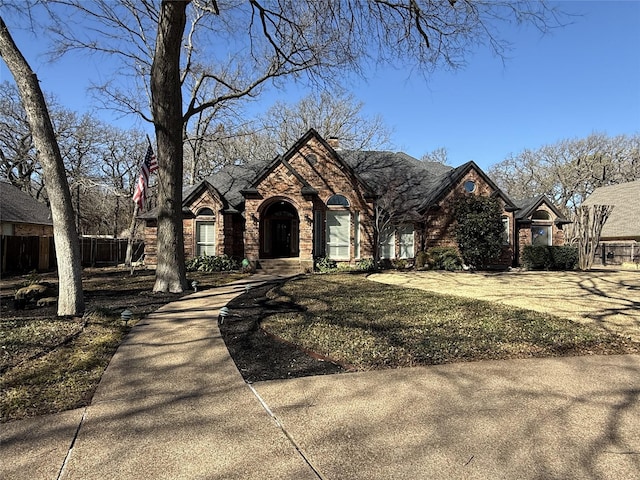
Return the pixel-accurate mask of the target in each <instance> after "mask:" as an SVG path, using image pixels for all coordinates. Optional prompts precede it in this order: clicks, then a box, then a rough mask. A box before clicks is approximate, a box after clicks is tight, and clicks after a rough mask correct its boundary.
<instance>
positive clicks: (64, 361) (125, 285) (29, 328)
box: [0, 269, 245, 422]
mask: <svg viewBox="0 0 640 480" xmlns="http://www.w3.org/2000/svg"><path fill="white" fill-rule="evenodd" d="M243 276H245V275H240V274H226V273H222V274H218V273H216V274H211V273H202V272H193V273H189V275H188V278H189V281H193V280H198V283H199V287H198V289H206V288H211V287H215V286H218V285H222V284H224V283H228V282H231V281H233V280H237V279H239V278H242V277H243ZM46 280H48V281H54V282H55V278H46ZM154 281H155V277H154V273H153V272H152V271H137V272H136V273H135V275H134V276H131V275H130V273H129V271H128V270H118V269H86V270H85V271H84V272H83V289H84V295H85V303H86V312H87V313H86V314H85V315H84V316H83V317H82V318H60V317H57V316H56V311H55V307H46V308H37V307H35V306H33V305H32V306H29V307H28V308H27V309H26V310H13V308H12V301H11V299H12V297H13V294H14V293H15V290H16V289H17V288H18V287H19V286H21V285H22V284H23V283H24V278H22V277H15V278H11V279H3V280H2V283H1V287H2V315H1V318H0V421H2V422H6V421H10V420H16V419H20V418H26V417H31V416H35V415H42V414H47V413H55V412H61V411H64V410H69V409H73V408H78V407H82V406H85V405H88V404H89V403H90V401H91V398H92V396H93V393H94V391H95V389H96V387H97V385H98V382H99V381H100V378H101V377H102V373H103V372H104V370H105V368H106V367H107V365H108V364H109V361H110V360H111V357H112V356H113V354H114V353H115V351H116V349H117V348H118V346H119V345H120V342H121V341H122V339H123V338H124V336H125V335H126V334H127V332H128V331H129V330H130V329H131V327H132V326H133V325H134V324H135V323H136V321H138V320H140V319H141V318H144V317H145V316H147V315H148V314H149V313H151V312H153V311H155V310H157V309H158V308H160V307H161V306H162V305H164V304H166V303H168V302H171V301H174V300H177V299H178V298H180V297H181V296H182V295H179V294H154V293H153V292H152V291H151V290H152V288H153V284H154ZM186 293H190V292H186ZM124 309H130V310H131V311H132V312H133V314H134V318H133V320H132V321H130V322H128V324H125V323H124V322H123V321H122V320H121V318H120V313H121V312H122V311H123V310H124Z"/></svg>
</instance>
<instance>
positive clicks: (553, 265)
mask: <svg viewBox="0 0 640 480" xmlns="http://www.w3.org/2000/svg"><path fill="white" fill-rule="evenodd" d="M577 264H578V249H577V248H576V247H571V246H568V245H565V246H562V247H552V246H547V245H527V246H525V247H524V249H523V250H522V265H523V266H524V267H525V268H526V269H527V270H573V269H575V268H576V265H577Z"/></svg>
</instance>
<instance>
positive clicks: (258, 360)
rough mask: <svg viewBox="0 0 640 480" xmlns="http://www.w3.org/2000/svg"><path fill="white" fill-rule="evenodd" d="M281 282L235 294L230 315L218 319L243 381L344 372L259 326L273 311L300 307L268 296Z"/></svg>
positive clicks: (280, 311)
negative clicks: (221, 319)
mask: <svg viewBox="0 0 640 480" xmlns="http://www.w3.org/2000/svg"><path fill="white" fill-rule="evenodd" d="M281 284H282V282H278V283H268V284H266V285H263V286H260V287H256V288H252V289H251V290H249V292H248V293H245V294H243V295H240V296H239V297H236V298H235V299H234V300H232V301H231V302H230V303H229V304H228V305H227V306H228V308H229V312H230V314H231V315H230V316H229V317H227V318H226V319H225V320H224V321H223V322H220V321H219V322H218V324H219V327H220V332H221V334H222V337H223V339H224V341H225V343H226V345H227V348H228V350H229V353H230V354H231V357H232V358H233V360H234V362H235V363H236V366H237V367H238V370H239V371H240V373H241V374H242V377H243V378H244V380H245V381H247V382H249V383H253V382H259V381H264V380H276V379H287V378H298V377H306V376H311V375H328V374H333V373H342V372H345V371H346V368H344V367H343V366H341V365H338V364H336V363H334V362H332V361H331V360H329V359H326V358H322V357H321V356H320V355H317V354H314V353H313V352H307V351H304V350H301V349H300V348H298V347H296V346H295V345H292V344H291V343H289V342H286V341H284V340H281V339H279V338H276V337H274V336H273V335H270V334H268V333H267V332H265V331H264V330H263V329H262V328H261V327H260V322H261V321H262V319H263V318H265V317H266V316H268V315H270V314H274V313H283V312H295V311H300V309H301V307H300V306H299V305H296V304H295V303H291V302H283V301H278V300H273V299H270V298H268V297H267V293H268V292H269V291H270V290H272V289H274V288H278V287H279V286H280V285H281Z"/></svg>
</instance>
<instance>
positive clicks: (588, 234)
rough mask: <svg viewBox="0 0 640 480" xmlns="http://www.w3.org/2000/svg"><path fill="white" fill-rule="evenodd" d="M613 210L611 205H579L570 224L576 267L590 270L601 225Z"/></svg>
mask: <svg viewBox="0 0 640 480" xmlns="http://www.w3.org/2000/svg"><path fill="white" fill-rule="evenodd" d="M612 211H613V206H611V205H581V206H580V207H578V208H577V209H576V212H575V214H574V215H573V223H572V224H571V230H570V234H569V235H570V238H571V242H572V243H575V244H576V245H577V247H578V268H579V269H580V270H591V267H592V266H593V260H594V257H595V253H596V249H597V248H598V243H600V234H601V233H602V227H603V226H604V224H605V223H606V221H607V219H608V218H609V216H610V215H611V212H612Z"/></svg>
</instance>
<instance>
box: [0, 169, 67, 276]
mask: <svg viewBox="0 0 640 480" xmlns="http://www.w3.org/2000/svg"><path fill="white" fill-rule="evenodd" d="M0 205H1V207H0V229H1V232H2V257H1V258H2V272H9V271H11V272H17V271H22V272H24V271H31V270H49V269H51V268H53V267H54V263H55V255H54V248H53V221H52V219H51V212H50V211H49V209H48V208H47V206H46V205H44V204H42V203H40V202H38V201H37V200H35V199H34V198H32V197H31V196H30V195H28V194H27V193H25V192H23V191H22V190H20V189H19V188H17V187H15V186H13V185H12V184H10V183H8V182H6V181H0Z"/></svg>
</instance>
